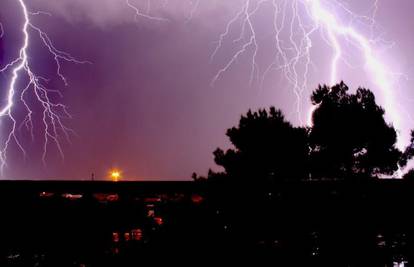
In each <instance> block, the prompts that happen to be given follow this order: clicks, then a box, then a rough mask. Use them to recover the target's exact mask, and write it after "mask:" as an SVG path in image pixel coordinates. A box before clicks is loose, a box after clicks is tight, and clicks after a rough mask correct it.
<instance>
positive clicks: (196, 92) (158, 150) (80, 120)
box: [0, 0, 414, 180]
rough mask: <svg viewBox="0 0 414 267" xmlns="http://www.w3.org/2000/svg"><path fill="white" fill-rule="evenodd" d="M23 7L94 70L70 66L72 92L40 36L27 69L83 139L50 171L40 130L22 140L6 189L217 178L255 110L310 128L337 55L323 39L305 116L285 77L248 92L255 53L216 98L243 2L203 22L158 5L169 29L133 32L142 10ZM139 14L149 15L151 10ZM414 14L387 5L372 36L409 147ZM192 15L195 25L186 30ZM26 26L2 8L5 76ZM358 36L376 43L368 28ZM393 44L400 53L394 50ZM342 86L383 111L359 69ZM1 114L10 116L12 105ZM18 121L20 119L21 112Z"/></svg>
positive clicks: (157, 1) (204, 5) (265, 44)
mask: <svg viewBox="0 0 414 267" xmlns="http://www.w3.org/2000/svg"><path fill="white" fill-rule="evenodd" d="M26 2H27V3H28V7H29V9H30V10H31V11H33V12H34V11H37V10H42V11H46V12H50V13H51V14H52V16H47V15H37V16H32V17H31V19H32V22H33V23H34V24H35V25H37V26H39V27H40V28H41V29H42V30H44V31H45V32H46V33H47V34H48V35H49V37H50V38H51V40H53V42H54V45H55V46H56V47H57V48H58V49H60V50H63V51H66V52H68V53H70V54H71V55H73V56H75V57H76V58H78V59H82V60H88V61H91V62H92V63H93V64H92V65H88V64H85V65H77V64H72V63H62V72H63V73H64V75H65V76H66V78H67V80H68V83H69V86H68V87H65V86H64V85H63V84H62V82H61V81H60V80H59V79H57V77H56V76H55V75H54V71H55V69H54V67H55V66H54V64H53V60H52V58H51V57H50V55H49V54H48V53H47V51H46V50H45V49H44V47H42V46H41V44H40V42H39V38H38V36H37V35H35V33H32V35H31V37H32V39H31V41H32V43H31V47H30V50H29V54H30V57H31V58H32V60H33V62H35V63H34V66H35V67H36V69H38V70H39V71H40V72H41V73H42V75H44V76H47V77H49V78H50V82H49V84H50V87H51V88H53V89H59V90H60V91H61V92H62V93H63V99H61V100H60V101H61V102H62V103H64V104H66V105H67V106H68V108H69V112H70V113H71V115H72V116H73V118H72V119H66V120H65V122H66V124H67V125H68V126H69V127H70V128H72V129H73V130H74V131H75V132H76V135H73V136H72V137H71V143H67V142H65V141H64V140H62V146H63V150H64V153H65V159H64V160H62V158H60V157H59V154H58V153H57V149H56V147H55V146H53V145H49V146H48V154H47V158H46V161H47V162H46V163H47V164H46V166H43V164H42V160H41V156H42V130H41V129H38V128H36V129H38V130H35V134H36V136H35V140H34V141H31V140H30V138H29V136H28V134H27V132H26V131H25V130H24V129H22V130H21V131H19V132H18V134H17V135H18V137H19V138H21V139H20V140H22V141H21V142H22V144H23V145H24V147H25V148H26V150H27V152H28V153H27V158H26V159H24V158H23V155H22V153H21V152H20V151H18V149H17V147H16V145H15V144H12V145H11V147H10V150H9V152H8V161H7V162H8V165H7V167H6V168H5V170H4V174H3V178H4V179H88V178H89V176H90V174H91V172H94V173H95V174H96V177H98V178H105V177H106V173H107V171H108V170H109V169H110V168H113V167H117V168H120V169H121V170H122V171H123V174H124V178H125V179H163V180H164V179H168V180H177V179H179V180H182V179H191V177H190V176H191V173H192V172H197V173H199V174H205V173H206V172H207V169H208V168H209V167H213V166H214V162H213V156H212V151H213V150H214V149H215V148H216V147H227V146H229V144H228V141H227V139H226V136H225V132H226V129H227V128H229V127H231V126H233V125H235V124H237V122H238V119H239V117H240V115H241V114H243V113H245V112H246V111H247V110H248V109H249V108H252V109H256V108H258V107H269V106H271V105H274V106H276V107H278V108H281V109H282V110H283V111H284V113H285V114H286V116H287V118H288V119H289V120H291V121H292V122H293V123H294V124H295V125H299V124H300V121H301V120H302V121H305V122H306V117H307V110H308V109H309V94H310V91H311V90H312V89H314V88H316V86H317V85H318V83H328V82H329V77H328V76H329V66H328V63H329V58H330V56H331V52H330V49H329V47H327V45H326V44H325V43H324V42H323V40H322V39H321V38H319V40H318V38H316V37H315V40H314V42H313V44H312V52H311V55H312V60H313V62H314V65H313V67H312V69H311V70H310V72H309V80H308V87H307V89H306V90H305V91H304V92H303V94H302V98H301V100H300V104H301V107H302V111H301V113H300V115H298V114H297V112H296V108H297V105H296V96H295V94H294V93H293V91H292V88H291V85H289V84H288V82H287V80H286V78H285V77H284V75H283V73H282V72H281V71H278V70H274V71H273V72H271V73H270V74H269V75H267V76H266V78H265V79H264V80H263V83H262V82H261V81H260V80H254V81H253V82H252V83H250V82H249V80H250V66H251V65H250V62H251V58H252V53H253V51H252V50H251V49H248V50H247V51H246V53H245V54H243V55H241V56H240V58H239V59H238V60H237V61H236V62H235V64H234V65H232V66H231V68H230V69H229V70H228V71H227V72H225V73H224V74H223V75H222V76H221V77H220V79H219V80H218V81H217V82H216V83H215V84H214V86H211V81H212V79H213V78H214V76H215V75H216V73H217V72H218V71H219V70H220V69H221V68H222V67H223V66H225V65H226V64H227V62H229V60H231V57H232V56H233V55H234V53H235V52H236V51H237V48H238V47H240V45H239V44H237V43H234V42H233V41H232V40H234V39H236V38H237V36H238V35H239V33H238V32H237V29H240V26H241V24H240V23H236V24H235V26H234V27H232V28H231V29H230V32H229V37H228V38H227V39H225V42H223V46H222V48H221V49H220V50H219V51H218V53H217V54H216V55H215V57H214V58H213V60H211V59H210V57H211V55H212V53H213V52H214V49H215V47H216V45H217V40H219V37H220V34H221V33H222V32H223V31H224V30H225V29H226V24H227V23H228V21H230V20H231V19H232V17H233V16H234V15H235V14H236V13H237V12H238V11H239V10H240V9H241V6H242V4H243V3H244V2H245V1H242V0H229V1H218V0H217V1H211V0H209V1H203V0H201V1H200V4H199V6H198V8H197V9H194V10H193V9H192V8H193V7H194V4H195V3H196V1H183V0H170V1H163V0H151V1H150V3H151V6H150V9H149V10H150V13H149V14H151V15H153V16H159V17H163V18H168V20H169V21H168V22H160V21H151V20H148V19H144V18H138V20H136V21H135V20H134V12H133V10H132V9H130V8H128V6H127V5H126V4H125V1H124V0H76V1H74V0H59V1H49V0H30V1H29V0H26ZM131 2H133V3H135V4H136V5H137V6H139V7H142V8H143V12H146V9H147V4H148V1H143V0H135V1H132V0H131ZM222 2H225V3H224V4H223V3H222ZM252 2H255V1H252ZM270 2H271V1H270ZM328 2H329V1H328ZM344 2H345V1H344ZM346 2H347V5H348V7H349V8H350V9H352V10H353V11H355V12H356V13H358V14H362V15H370V14H371V13H370V12H371V11H372V10H371V9H370V8H371V7H372V5H371V3H367V2H368V1H357V0H352V1H346ZM361 2H364V3H363V4H362V3H361ZM192 3H193V4H192ZM164 5H165V6H164ZM270 7H271V5H270V4H269V5H268V6H265V7H264V8H262V9H260V10H259V11H258V13H257V14H256V16H255V17H254V20H253V22H254V27H255V30H256V31H257V34H258V43H259V50H258V54H257V61H258V66H259V71H261V72H263V71H264V69H266V67H267V66H268V65H269V63H271V62H270V61H269V60H270V59H271V58H272V57H273V55H274V53H275V50H274V42H273V39H272V38H273V36H274V34H273V29H274V28H273V27H272V25H273V24H272V23H273V19H274V17H273V13H272V12H270V11H269V10H270ZM412 10H414V2H413V1H412V0H397V1H395V0H382V1H379V9H378V12H377V15H376V20H377V24H376V25H377V26H376V27H375V29H374V35H375V36H377V37H379V38H382V40H379V39H378V43H376V44H375V49H376V51H378V53H379V55H380V58H381V60H382V61H383V62H384V63H385V64H386V65H387V67H389V68H390V69H391V70H393V71H395V72H403V73H404V74H405V75H406V77H404V79H399V80H398V81H399V87H397V86H396V87H395V91H394V93H393V95H394V98H395V102H396V104H395V105H396V107H395V108H396V110H398V114H399V115H400V116H401V117H400V119H401V121H402V124H401V134H402V135H403V138H404V137H405V138H406V135H407V133H408V131H409V129H411V128H414V122H413V121H412V120H411V118H410V114H413V112H414V108H413V106H414V105H413V103H412V102H413V101H414V92H413V91H412V89H411V87H410V86H409V84H410V80H411V78H412V77H413V75H414V69H413V67H412V62H413V61H414V53H413V51H412V47H414V37H413V33H412V29H413V28H414V17H413V16H412V14H411V13H412ZM192 11H194V13H193V17H192V19H191V20H188V18H189V17H190V14H191V13H192ZM21 14H22V13H21V9H20V8H19V6H18V5H17V0H2V1H1V2H0V22H1V23H2V24H3V28H4V36H3V38H2V39H0V68H1V67H2V66H3V65H4V64H6V63H7V62H9V61H10V59H12V58H14V57H16V55H17V53H18V49H19V46H20V45H21V42H22V36H21V32H20V31H19V28H20V27H21V26H22V15H21ZM357 25H358V24H357ZM361 27H362V31H363V32H364V34H365V33H366V34H368V28H369V27H367V26H366V25H365V26H364V25H362V26H361ZM316 36H317V35H316ZM282 38H284V40H286V38H288V35H287V34H286V33H282ZM392 42H395V44H393V45H391V44H392ZM384 44H387V45H384ZM347 53H349V57H350V61H352V63H353V64H362V63H361V62H359V60H360V59H359V56H358V53H356V52H355V51H352V50H350V51H347ZM341 66H345V64H342V65H341ZM340 77H341V79H344V80H345V82H347V83H348V84H349V85H350V86H351V87H352V88H354V89H355V87H356V86H359V85H362V86H366V87H369V88H371V89H372V90H373V91H374V93H376V96H377V98H378V102H379V103H380V104H382V101H383V99H382V98H383V96H382V95H381V93H380V92H377V91H376V88H375V85H374V84H373V83H372V79H370V77H368V75H366V74H365V73H364V72H363V71H361V70H360V69H351V68H347V67H343V68H341V69H340ZM9 79H10V76H7V75H3V76H0V88H1V92H0V95H1V97H2V99H4V98H5V90H6V89H4V88H6V86H7V83H8V81H9ZM0 103H1V104H2V105H4V100H2V101H1V102H0ZM397 106H398V107H397ZM38 111H39V110H36V109H35V112H38ZM16 112H17V113H19V112H20V111H19V107H17V108H16ZM38 119H40V118H37V121H36V116H35V126H36V125H37V126H41V125H40V122H39V121H38ZM3 125H5V124H4V123H3ZM3 125H2V124H0V127H2V126H3ZM7 131H8V129H7V127H3V129H1V133H2V135H3V136H2V138H4V136H5V134H6V133H7Z"/></svg>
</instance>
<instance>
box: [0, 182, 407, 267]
mask: <svg viewBox="0 0 414 267" xmlns="http://www.w3.org/2000/svg"><path fill="white" fill-rule="evenodd" d="M413 204H414V184H412V183H409V182H403V181H397V180H387V181H370V182H368V181H366V182H359V183H357V182H352V183H344V182H332V181H331V182H302V183H284V184H274V185H266V186H244V187H240V186H235V185H225V184H207V183H195V182H158V183H156V182H147V183H145V182H118V183H111V182H0V214H1V221H0V226H1V227H0V266H59V267H60V266H79V267H80V266H83V267H85V266H139V265H142V263H143V262H148V261H151V262H155V261H157V260H160V259H162V256H158V257H154V254H157V255H166V254H165V253H171V252H174V253H175V258H176V259H178V260H180V259H181V260H184V259H186V258H188V257H190V256H194V255H197V256H200V257H204V258H199V259H210V260H211V259H214V258H217V259H218V257H222V256H223V255H227V256H228V257H229V258H231V257H234V258H233V259H240V258H242V257H243V256H245V255H247V254H246V253H249V254H252V253H253V252H254V253H260V254H261V255H262V256H264V258H266V260H268V261H269V260H270V261H271V262H273V264H274V265H275V264H276V265H275V266H410V263H411V262H414V258H413V255H414V218H412V216H411V215H412V211H413V206H412V205H413ZM262 259H263V257H262ZM164 260H165V259H164ZM143 266H147V265H143Z"/></svg>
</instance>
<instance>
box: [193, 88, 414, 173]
mask: <svg viewBox="0 0 414 267" xmlns="http://www.w3.org/2000/svg"><path fill="white" fill-rule="evenodd" d="M311 101H312V104H313V105H315V106H316V108H315V110H314V112H313V114H312V126H310V127H294V126H292V124H291V123H289V122H288V121H286V119H285V118H284V116H283V114H282V112H281V111H280V110H277V109H276V108H274V107H271V108H270V109H269V110H266V109H260V110H258V111H256V112H252V111H250V110H249V111H248V112H247V114H246V115H243V116H242V117H241V119H240V121H239V125H238V126H237V127H233V128H230V129H228V130H227V136H228V137H229V139H230V141H231V143H232V144H233V145H234V147H233V148H231V149H228V150H226V151H224V150H222V149H220V148H218V149H217V150H216V151H214V159H215V162H216V164H217V165H219V166H221V167H222V168H223V169H224V171H223V172H219V173H216V172H213V171H209V178H219V177H227V178H237V179H242V180H243V179H244V180H249V181H251V180H255V181H268V180H285V179H287V180H292V179H293V180H299V179H309V178H312V179H354V178H356V177H365V178H371V177H378V176H382V175H384V176H386V175H388V176H389V175H392V174H393V173H395V172H396V171H397V170H398V169H399V167H400V166H402V165H405V164H406V162H407V160H408V158H410V157H412V156H413V155H414V152H413V151H414V149H412V147H413V146H410V147H411V149H409V148H407V150H406V151H405V152H404V153H403V152H401V151H400V150H399V149H398V148H397V147H396V142H397V133H396V130H395V129H394V127H393V126H392V125H391V124H388V123H387V122H386V121H385V119H384V114H385V111H384V109H383V108H381V107H380V106H379V105H377V104H376V102H375V96H374V94H373V93H372V92H371V91H370V90H368V89H364V88H358V89H357V90H356V92H355V93H353V94H352V93H349V88H348V87H347V86H346V85H345V84H344V83H343V82H341V83H339V84H337V85H335V86H333V87H328V86H319V87H318V88H317V89H316V90H315V91H314V92H313V94H312V96H311ZM412 143H414V133H413V140H412ZM195 177H196V176H195Z"/></svg>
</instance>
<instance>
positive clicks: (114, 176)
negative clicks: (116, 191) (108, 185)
mask: <svg viewBox="0 0 414 267" xmlns="http://www.w3.org/2000/svg"><path fill="white" fill-rule="evenodd" d="M109 175H110V177H111V179H112V181H114V182H117V181H119V179H121V171H119V170H111V171H110V173H109Z"/></svg>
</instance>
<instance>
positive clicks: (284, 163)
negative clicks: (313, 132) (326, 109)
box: [210, 107, 308, 179]
mask: <svg viewBox="0 0 414 267" xmlns="http://www.w3.org/2000/svg"><path fill="white" fill-rule="evenodd" d="M227 136H228V137H229V138H230V141H231V142H232V144H233V145H234V149H228V150H227V151H223V150H222V149H220V148H218V149H217V150H216V151H215V152H214V157H215V162H216V164H217V165H219V166H221V167H223V168H224V170H225V173H224V174H226V175H227V176H228V177H233V178H236V177H237V178H251V177H256V178H258V179H272V178H274V177H276V176H277V177H284V178H290V179H300V178H303V177H304V176H305V175H306V172H307V166H306V165H307V155H308V146H307V130H306V129H305V128H295V127H293V126H292V125H291V124H290V123H289V122H287V121H286V120H285V118H284V116H283V114H282V112H281V111H280V110H276V109H275V108H274V107H272V108H270V110H269V111H266V110H264V109H261V110H259V111H257V112H252V111H249V112H247V114H246V115H245V116H242V117H241V119H240V122H239V125H238V127H233V128H231V129H229V130H227ZM210 174H211V175H216V176H217V175H220V174H217V173H215V174H214V173H210ZM211 175H210V176H211ZM221 175H223V173H222V174H221Z"/></svg>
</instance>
